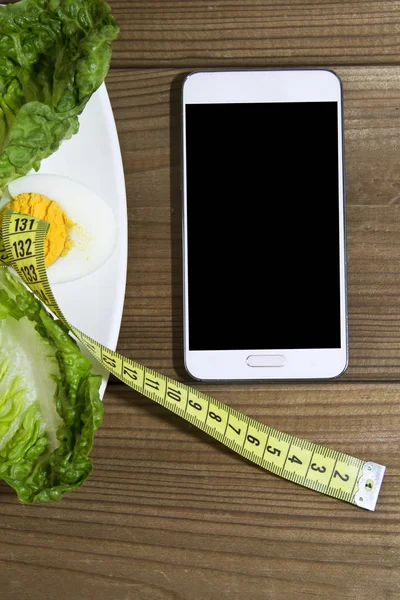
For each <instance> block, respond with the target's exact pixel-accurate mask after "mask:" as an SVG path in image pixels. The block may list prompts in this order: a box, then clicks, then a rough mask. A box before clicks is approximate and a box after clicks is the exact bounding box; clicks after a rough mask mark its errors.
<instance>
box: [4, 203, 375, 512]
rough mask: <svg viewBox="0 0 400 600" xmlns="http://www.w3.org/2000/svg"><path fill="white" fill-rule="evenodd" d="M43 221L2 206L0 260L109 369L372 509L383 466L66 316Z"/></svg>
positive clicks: (298, 476) (291, 472)
mask: <svg viewBox="0 0 400 600" xmlns="http://www.w3.org/2000/svg"><path fill="white" fill-rule="evenodd" d="M48 227H49V224H48V223H47V222H46V221H41V220H39V219H34V218H32V217H26V216H25V215H22V214H20V213H17V212H14V211H11V210H7V211H6V212H5V214H4V218H3V226H2V240H0V263H2V264H3V265H5V266H9V265H11V266H12V267H14V269H15V270H16V271H17V273H18V274H19V275H20V277H21V278H22V279H23V281H24V282H25V283H26V284H27V285H28V286H29V287H30V288H31V290H32V291H33V292H34V293H35V294H36V296H37V297H38V298H40V299H41V300H42V301H43V302H44V303H45V304H46V306H47V307H48V308H49V309H50V310H51V311H52V312H53V313H54V315H56V316H57V317H58V318H59V319H60V320H61V321H62V322H63V323H64V324H65V325H66V326H67V327H68V328H69V329H70V331H71V332H72V333H73V334H74V335H75V337H76V338H77V339H78V340H79V341H80V342H81V343H82V344H83V345H84V346H85V347H86V348H87V349H88V350H89V351H90V352H91V353H92V354H93V356H94V357H95V358H96V359H97V360H98V361H99V362H100V363H101V364H102V365H103V366H104V367H105V368H106V369H107V370H108V371H109V372H110V373H113V374H114V375H116V377H118V378H119V379H121V380H122V381H123V382H124V383H126V384H127V385H129V386H130V387H131V388H133V389H134V390H136V391H137V392H140V393H141V394H143V395H144V396H147V397H148V398H151V400H154V402H157V403H158V404H161V405H162V406H164V407H165V408H167V409H168V410H170V411H172V412H173V413H175V414H177V415H179V416H180V417H182V418H183V419H186V420H187V421H189V422H190V423H192V424H193V425H195V426H196V427H198V428H199V429H201V430H202V431H205V432H206V433H208V434H209V435H211V436H212V437H214V438H215V439H217V440H218V441H219V442H221V443H222V444H225V446H228V448H230V449H231V450H233V451H234V452H237V453H238V454H240V455H241V456H244V457H245V458H247V459H248V460H250V461H252V462H254V463H256V464H257V465H259V466H260V467H262V468H264V469H266V470H267V471H271V472H272V473H275V474H276V475H279V476H280V477H283V478H285V479H289V480H291V481H294V482H295V483H298V484H300V485H303V486H305V487H308V488H310V489H313V490H316V491H318V492H321V493H322V494H326V495H328V496H333V497H334V498H339V499H340V500H344V501H345V502H350V503H351V504H356V505H357V506H359V507H361V508H366V509H368V510H375V506H376V502H377V499H378V495H379V491H380V488H381V484H382V480H383V475H384V473H385V467H384V466H382V465H378V464H376V463H373V462H366V461H363V460H361V459H359V458H354V457H353V456H349V455H348V454H344V453H343V452H338V451H337V450H330V449H329V448H325V447H323V446H320V445H318V444H313V443H312V442H309V441H306V440H303V439H300V438H297V437H295V436H293V435H289V434H287V433H282V432H280V431H278V430H276V429H273V428H272V427H269V426H268V425H264V424H263V423H260V422H259V421H256V420H255V419H252V418H251V417H248V416H247V415H245V414H243V413H241V412H239V411H237V410H235V409H234V408H231V407H229V406H227V405H226V404H223V403H222V402H219V401H218V400H215V399H214V398H211V397H210V396H208V395H207V394H204V393H203V392H200V391H198V390H196V389H193V388H191V387H189V386H187V385H184V384H183V383H180V382H178V381H174V380H173V379H170V378H169V377H166V376H165V375H162V374H161V373H157V372H156V371H153V370H152V369H149V368H147V367H144V366H143V365H140V364H138V363H136V362H134V361H133V360H130V359H129V358H126V357H124V356H122V355H121V354H119V353H118V352H114V351H113V350H110V349H109V348H106V347H105V346H103V345H102V344H99V343H98V342H97V341H96V340H94V339H92V338H90V337H89V336H87V335H85V334H84V333H82V332H81V331H79V329H76V327H74V326H73V325H71V324H70V323H68V322H67V321H66V319H65V317H64V315H63V314H62V312H61V310H60V308H59V307H58V305H57V302H56V300H55V298H54V296H53V293H52V291H51V288H50V284H49V282H48V279H47V273H46V267H45V262H44V239H45V237H46V233H47V230H48Z"/></svg>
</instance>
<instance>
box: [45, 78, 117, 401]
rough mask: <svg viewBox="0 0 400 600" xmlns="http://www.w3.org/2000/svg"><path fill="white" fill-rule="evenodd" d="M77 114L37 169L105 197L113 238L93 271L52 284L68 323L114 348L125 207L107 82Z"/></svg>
mask: <svg viewBox="0 0 400 600" xmlns="http://www.w3.org/2000/svg"><path fill="white" fill-rule="evenodd" d="M79 120H80V128H79V132H78V133H77V134H76V135H75V136H73V137H72V138H71V139H70V140H66V141H64V142H63V143H62V144H61V147H60V149H59V150H58V151H57V152H55V153H54V154H53V155H52V156H49V158H46V159H45V160H43V161H42V164H41V167H40V170H39V171H38V173H46V174H48V173H51V174H56V175H64V176H66V177H69V178H71V179H74V180H75V181H78V182H80V183H83V184H84V185H86V186H87V187H89V188H91V189H92V190H93V191H94V192H96V193H97V194H98V195H99V196H100V197H101V198H103V200H104V201H105V202H106V203H107V204H108V205H109V206H110V207H111V209H112V210H113V212H114V215H115V220H116V223H117V243H116V246H115V249H114V252H113V254H112V255H111V257H110V258H109V259H108V260H107V262H106V263H104V265H103V266H102V267H100V268H99V269H98V270H97V271H95V272H94V273H91V274H90V275H87V276H86V277H83V278H82V279H78V280H77V281H72V282H70V283H59V284H53V285H52V290H53V293H54V296H55V298H56V300H57V302H58V303H59V306H60V308H61V310H62V311H63V313H64V315H65V317H66V319H67V320H68V321H69V322H70V323H72V324H73V325H75V326H76V327H77V328H78V329H80V330H81V331H83V332H84V333H86V334H88V335H90V336H91V337H92V338H94V339H95V340H97V341H98V342H101V343H102V344H104V345H105V346H107V347H108V348H111V349H112V350H115V348H116V345H117V341H118V335H119V329H120V326H121V319H122V311H123V305H124V297H125V285H126V268H127V247H128V243H127V207H126V192H125V179H124V170H123V165H122V158H121V151H120V147H119V141H118V134H117V129H116V126H115V121H114V115H113V112H112V108H111V104H110V100H109V97H108V93H107V90H106V86H105V84H103V85H102V86H101V87H100V88H99V89H98V90H97V92H95V94H93V96H92V97H91V99H90V100H89V102H88V104H87V105H86V108H85V110H84V111H83V113H82V115H81V116H80V118H79ZM85 354H86V355H87V356H90V355H89V354H88V353H87V352H85ZM92 362H93V364H94V370H95V371H96V372H97V373H100V374H101V375H102V376H103V382H102V386H101V389H100V394H101V397H103V394H104V391H105V388H106V385H107V380H108V373H107V371H106V370H105V369H103V367H101V366H100V365H99V364H98V363H97V362H96V361H94V359H93V360H92Z"/></svg>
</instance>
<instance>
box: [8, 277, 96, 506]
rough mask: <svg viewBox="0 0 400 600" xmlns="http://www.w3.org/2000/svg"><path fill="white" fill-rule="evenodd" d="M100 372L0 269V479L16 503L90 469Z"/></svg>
mask: <svg viewBox="0 0 400 600" xmlns="http://www.w3.org/2000/svg"><path fill="white" fill-rule="evenodd" d="M100 383H101V377H99V376H97V375H92V373H91V364H90V362H89V360H88V359H87V358H86V357H85V356H84V355H83V354H82V353H81V351H80V349H79V347H78V345H77V344H76V342H75V341H74V339H73V338H72V337H71V336H70V335H69V334H68V332H67V331H66V329H65V327H64V326H63V325H62V324H61V323H60V321H56V320H54V319H53V318H52V317H51V315H50V314H49V313H48V312H47V310H46V309H45V308H44V306H43V305H42V303H41V302H40V301H39V300H37V299H36V298H35V296H34V295H33V294H32V293H31V292H30V291H28V290H27V289H26V288H25V286H24V285H23V284H22V282H21V280H20V279H19V278H18V277H17V276H15V275H13V272H12V271H11V270H9V269H6V268H4V267H1V268H0V479H3V480H4V481H5V482H6V483H8V484H9V485H10V486H11V487H13V488H14V489H15V490H16V492H17V494H18V498H19V499H20V500H21V501H22V502H34V501H35V500H41V501H43V502H48V501H50V500H60V499H61V498H62V497H63V495H64V493H65V492H69V491H71V490H73V489H75V488H78V487H80V486H81V485H82V484H83V483H84V481H85V480H86V479H87V477H88V475H89V474H90V472H91V470H92V461H91V459H90V458H89V456H88V454H89V452H90V450H91V448H92V444H93V436H94V432H95V431H96V429H97V428H98V427H99V425H100V424H101V421H102V418H103V403H102V402H101V401H100V399H99V386H100Z"/></svg>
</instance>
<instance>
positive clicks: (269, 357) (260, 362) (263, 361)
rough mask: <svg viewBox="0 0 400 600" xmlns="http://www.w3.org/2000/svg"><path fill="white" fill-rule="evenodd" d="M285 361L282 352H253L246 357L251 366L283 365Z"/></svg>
mask: <svg viewBox="0 0 400 600" xmlns="http://www.w3.org/2000/svg"><path fill="white" fill-rule="evenodd" d="M285 362H286V359H285V357H284V356H283V355H282V354H251V355H250V356H248V357H247V358H246V363H247V364H248V366H249V367H283V366H284V365H285Z"/></svg>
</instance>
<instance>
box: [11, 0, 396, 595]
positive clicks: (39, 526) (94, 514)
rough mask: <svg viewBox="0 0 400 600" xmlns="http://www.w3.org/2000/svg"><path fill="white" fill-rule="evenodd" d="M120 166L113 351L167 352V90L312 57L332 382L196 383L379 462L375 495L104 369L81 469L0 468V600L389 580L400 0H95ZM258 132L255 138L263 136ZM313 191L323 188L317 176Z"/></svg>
mask: <svg viewBox="0 0 400 600" xmlns="http://www.w3.org/2000/svg"><path fill="white" fill-rule="evenodd" d="M109 4H110V5H111V8H112V10H113V13H114V14H115V16H116V17H117V19H118V20H119V23H120V26H121V34H120V37H119V39H118V40H117V41H116V43H115V45H114V54H113V60H112V69H111V71H110V73H109V75H108V77H107V87H108V91H109V94H110V98H111V102H112V106H113V110H114V114H115V118H116V124H117V128H118V132H119V136H120V143H121V150H122V156H123V161H124V167H125V177H126V187H127V198H128V218H129V266H128V280H127V290H126V300H125V308H124V316H123V321H122V326H121V334H120V339H119V350H120V351H121V352H122V353H124V354H126V355H127V356H129V357H131V358H134V359H135V360H137V361H139V362H142V363H144V364H145V365H147V366H149V367H152V368H154V369H156V370H160V371H162V372H163V373H165V374H167V375H170V376H173V377H176V378H178V379H180V380H185V381H188V380H189V378H188V375H187V374H186V373H185V371H184V368H183V360H182V308H181V304H182V292H181V287H182V282H181V220H180V219H181V214H180V210H181V209H180V202H181V200H180V189H179V181H180V148H179V138H180V89H181V83H182V80H183V78H184V76H185V75H186V74H187V73H189V72H191V71H193V70H195V69H198V68H216V67H227V68H229V67H238V66H242V67H253V66H259V67H269V66H289V65H293V66H307V65H318V66H323V67H326V68H332V69H333V70H335V71H336V72H337V73H338V75H339V76H340V77H341V79H342V82H343V92H344V116H345V150H346V156H345V158H346V178H347V244H348V285H349V332H350V364H349V369H348V372H347V373H346V375H345V376H344V377H343V378H341V379H340V380H338V381H334V382H326V383H318V384H316V383H303V384H280V383H274V384H267V383H265V384H249V385H243V384H239V385H233V384H232V385H201V384H196V386H197V387H199V388H200V389H202V390H204V391H206V392H208V393H210V394H211V395H212V396H214V397H216V398H218V399H219V400H221V401H224V402H226V403H228V404H229V405H231V406H232V407H234V408H237V409H239V410H242V411H243V412H245V413H247V414H249V415H251V416H253V417H255V418H257V419H259V420H261V421H262V422H264V423H266V424H268V425H272V426H273V427H276V428H277V429H279V430H282V431H286V432H288V433H291V434H294V435H298V436H301V437H305V438H307V439H310V440H312V441H314V442H318V443H321V444H323V445H326V446H329V447H331V448H335V449H338V450H342V451H345V452H347V453H350V454H353V455H354V456H357V457H359V458H362V459H369V460H373V461H375V462H378V463H380V464H384V465H386V466H387V473H386V476H385V480H384V484H383V487H382V492H381V496H380V499H379V502H378V507H377V511H376V512H375V513H370V512H368V511H365V510H361V509H357V508H356V507H354V506H352V505H349V504H346V503H343V502H340V501H338V500H335V499H332V498H328V497H326V496H323V495H320V494H318V493H316V492H312V491H310V490H307V489H303V488H301V487H299V486H296V485H295V484H293V483H290V482H287V481H285V480H282V479H280V478H278V477H275V476H273V475H271V474H269V473H267V472H265V471H263V470H261V469H260V468H258V467H256V466H255V465H252V464H250V463H248V462H247V461H246V460H244V459H242V458H240V457H239V456H237V455H235V454H234V453H232V452H231V451H229V450H228V449H226V448H224V447H223V446H221V445H220V444H218V442H216V441H214V440H212V439H210V438H209V437H208V436H207V435H205V434H203V433H202V432H200V431H198V430H197V429H195V428H194V427H193V426H191V425H189V424H187V423H186V422H183V421H182V420H180V419H179V417H177V416H175V415H173V414H170V413H169V412H167V411H166V410H165V409H163V408H162V407H160V406H158V405H154V404H153V403H151V401H149V400H147V399H145V398H143V397H142V396H140V395H139V394H137V393H136V392H133V391H131V390H129V389H128V388H127V387H125V386H123V385H122V384H120V383H117V382H116V381H115V380H111V383H110V384H109V386H108V389H107V392H106V395H105V398H104V401H105V409H106V410H105V418H104V423H103V425H102V427H101V428H100V430H99V431H98V434H97V436H96V440H95V445H94V449H93V452H92V457H93V460H94V471H93V474H92V476H91V477H90V478H89V480H88V481H87V483H86V484H85V485H84V486H83V487H82V488H81V489H80V490H77V491H75V492H74V493H71V494H68V495H67V496H66V497H65V498H64V500H63V501H62V502H61V503H59V504H57V503H51V504H47V505H46V504H42V505H40V504H36V505H33V506H27V505H22V504H20V503H19V502H18V501H17V499H16V497H15V494H14V492H13V491H12V490H11V489H10V488H8V487H7V486H6V485H4V484H3V483H1V482H0V598H1V599H2V600H3V599H4V600H44V599H45V600H53V599H54V600H75V599H79V600H86V599H87V600H222V599H226V600H242V599H252V600H294V599H296V600H297V599H300V600H315V599H321V600H325V599H327V600H328V599H329V600H332V599H333V600H365V598H372V599H374V600H397V599H398V598H400V575H399V567H400V535H399V534H400V508H399V501H398V490H399V478H400V459H399V452H398V449H399V430H400V167H399V157H400V152H399V150H400V63H399V31H400V2H398V1H391V2H388V1H386V2H385V1H382V2H380V1H367V0H366V1H350V0H344V1H341V2H340V1H336V2H334V1H329V0H318V1H317V0H316V1H312V0H308V1H306V0H290V1H289V0H288V1H286V2H280V1H279V0H269V1H262V0H259V1H256V0H252V1H249V0H242V1H241V2H239V1H237V0H228V1H225V0H219V1H217V2H211V1H210V2H205V1H202V0H191V1H189V0H187V1H183V0H182V1H180V2H170V1H153V0H152V1H144V0H143V1H118V0H111V1H110V2H109ZM266 143H268V140H266ZM321 194H323V190H321Z"/></svg>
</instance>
